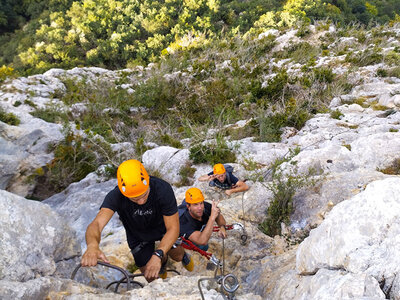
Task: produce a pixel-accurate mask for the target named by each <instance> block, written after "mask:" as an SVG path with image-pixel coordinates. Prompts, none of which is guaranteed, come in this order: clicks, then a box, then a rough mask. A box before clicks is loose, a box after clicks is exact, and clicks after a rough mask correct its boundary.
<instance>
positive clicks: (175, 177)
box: [142, 146, 189, 184]
mask: <svg viewBox="0 0 400 300" xmlns="http://www.w3.org/2000/svg"><path fill="white" fill-rule="evenodd" d="M142 159H143V164H144V166H145V167H146V168H148V169H149V171H148V172H149V173H150V174H151V173H152V172H151V171H152V170H154V171H157V172H159V173H160V174H161V177H162V178H163V179H164V180H166V181H168V182H169V183H171V184H175V183H178V182H179V181H180V180H181V176H180V175H179V170H180V169H181V167H183V166H184V165H185V164H186V163H187V162H188V160H189V150H188V149H176V148H173V147H169V146H160V147H157V148H154V149H151V150H148V151H146V152H145V153H144V154H143V157H142Z"/></svg>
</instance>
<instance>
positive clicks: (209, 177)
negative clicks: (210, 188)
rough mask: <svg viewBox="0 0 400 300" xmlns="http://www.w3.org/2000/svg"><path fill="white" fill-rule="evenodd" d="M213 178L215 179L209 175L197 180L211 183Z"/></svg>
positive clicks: (212, 175)
mask: <svg viewBox="0 0 400 300" xmlns="http://www.w3.org/2000/svg"><path fill="white" fill-rule="evenodd" d="M215 178H216V177H215V175H214V174H211V175H208V174H204V175H201V176H200V177H199V178H198V179H197V180H198V181H211V180H213V179H215Z"/></svg>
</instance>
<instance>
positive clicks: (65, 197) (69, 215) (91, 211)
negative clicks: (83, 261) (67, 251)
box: [43, 173, 122, 249]
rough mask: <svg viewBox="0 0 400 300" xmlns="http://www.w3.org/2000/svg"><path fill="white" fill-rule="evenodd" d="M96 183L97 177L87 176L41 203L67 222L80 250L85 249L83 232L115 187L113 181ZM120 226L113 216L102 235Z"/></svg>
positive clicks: (115, 183) (116, 218)
mask: <svg viewBox="0 0 400 300" xmlns="http://www.w3.org/2000/svg"><path fill="white" fill-rule="evenodd" d="M98 181H100V178H99V177H98V176H97V175H95V174H94V173H92V174H89V175H88V176H87V177H86V178H84V179H83V180H81V181H80V182H76V183H73V184H71V185H70V186H69V187H68V188H67V189H66V190H65V191H63V192H61V193H58V194H56V195H53V196H52V197H50V198H48V199H46V200H44V201H43V202H44V203H46V204H48V205H50V206H51V207H52V208H53V209H54V210H55V211H56V212H57V213H59V214H60V215H61V216H63V217H64V219H65V220H67V221H68V224H69V225H70V226H71V227H72V228H73V229H74V230H75V231H76V234H77V239H78V241H79V242H80V243H81V244H82V249H84V248H86V242H85V232H86V228H87V226H88V225H89V224H90V223H91V222H92V221H93V219H94V218H95V216H96V215H97V213H98V212H99V209H100V206H101V204H102V203H103V200H104V197H105V196H106V195H107V193H108V192H109V191H111V190H112V189H113V188H115V186H116V185H117V181H116V180H115V179H111V180H109V181H106V182H98ZM121 226H122V223H121V222H120V221H119V219H118V216H117V214H114V216H113V218H112V219H111V221H110V222H109V224H108V225H107V227H106V228H105V230H104V231H103V235H107V234H109V233H110V232H113V230H114V229H115V228H118V227H121Z"/></svg>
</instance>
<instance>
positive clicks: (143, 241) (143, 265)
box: [81, 159, 193, 282]
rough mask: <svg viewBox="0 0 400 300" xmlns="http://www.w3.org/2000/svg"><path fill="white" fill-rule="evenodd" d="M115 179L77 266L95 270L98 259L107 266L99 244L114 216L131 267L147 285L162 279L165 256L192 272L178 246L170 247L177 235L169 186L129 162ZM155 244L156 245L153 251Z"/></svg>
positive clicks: (139, 164) (177, 219)
mask: <svg viewBox="0 0 400 300" xmlns="http://www.w3.org/2000/svg"><path fill="white" fill-rule="evenodd" d="M117 179H118V186H116V187H115V188H114V189H113V190H111V191H110V192H109V193H108V194H107V196H106V197H105V199H104V201H103V204H102V205H101V207H100V211H99V213H98V214H97V216H96V217H95V219H94V220H93V222H92V223H90V224H89V226H88V227H87V230H86V244H87V250H86V252H85V253H84V254H83V256H82V259H81V265H82V266H84V267H85V266H95V265H96V264H97V260H98V259H100V260H102V261H104V262H107V263H109V261H108V259H107V257H106V256H105V255H104V253H103V252H102V251H101V250H100V248H99V244H100V238H101V232H102V231H103V228H104V227H105V226H106V224H107V223H108V222H109V221H110V219H111V217H112V216H113V215H114V213H115V212H117V213H118V215H119V218H120V220H121V222H122V224H123V226H124V228H125V231H126V236H127V241H128V245H129V248H130V249H131V252H132V255H133V258H134V259H135V264H136V266H138V267H139V268H140V271H141V272H142V273H144V277H145V278H146V280H147V281H148V282H150V281H153V280H154V279H156V278H158V277H162V278H166V275H167V274H166V271H165V264H166V262H167V258H168V256H171V258H172V259H173V260H175V261H182V264H183V265H184V267H185V268H186V269H188V270H189V271H192V270H193V261H192V258H191V257H190V256H189V255H188V254H186V253H185V251H184V250H183V248H182V246H180V245H179V246H178V245H175V244H174V243H175V242H176V241H177V239H178V235H179V216H178V209H177V205H176V199H175V195H174V192H173V190H172V187H171V185H170V184H169V183H167V182H166V181H164V180H162V179H159V178H157V177H153V176H149V175H148V174H147V171H146V169H145V168H144V166H143V165H142V163H141V162H139V161H138V160H133V159H132V160H127V161H125V162H123V163H122V164H121V165H120V166H119V167H118V170H117ZM156 241H160V243H159V244H158V247H157V249H156V250H155V242H156ZM162 267H163V268H162ZM160 270H161V271H160Z"/></svg>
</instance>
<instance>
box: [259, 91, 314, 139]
mask: <svg viewBox="0 0 400 300" xmlns="http://www.w3.org/2000/svg"><path fill="white" fill-rule="evenodd" d="M310 117H311V114H310V113H309V112H308V111H307V110H306V109H305V108H303V107H301V106H299V105H298V103H297V101H296V100H295V99H294V98H290V99H289V100H288V101H287V102H286V105H285V110H284V111H283V112H276V113H274V114H270V115H261V116H260V117H259V118H258V119H257V121H258V124H259V128H260V135H259V138H258V140H259V141H261V142H280V140H281V134H282V130H281V128H282V127H285V126H289V127H295V128H296V129H298V130H299V129H301V128H302V127H303V126H304V124H305V123H306V122H307V120H309V119H310Z"/></svg>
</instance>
